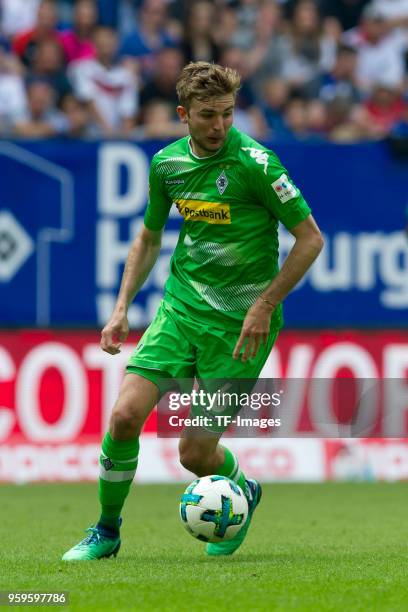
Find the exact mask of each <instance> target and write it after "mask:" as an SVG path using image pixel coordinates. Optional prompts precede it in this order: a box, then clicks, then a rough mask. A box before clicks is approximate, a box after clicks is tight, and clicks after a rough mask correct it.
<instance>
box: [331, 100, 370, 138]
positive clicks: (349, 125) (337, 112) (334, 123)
mask: <svg viewBox="0 0 408 612" xmlns="http://www.w3.org/2000/svg"><path fill="white" fill-rule="evenodd" d="M326 109H327V133H328V139H329V140H331V141H333V142H339V143H340V142H356V141H357V140H359V138H361V129H360V127H359V126H358V125H357V123H356V122H355V121H354V117H353V112H354V114H355V112H356V111H359V110H360V107H358V106H352V105H351V104H350V100H348V99H347V98H344V97H337V98H333V99H331V100H330V101H328V103H327V105H326Z"/></svg>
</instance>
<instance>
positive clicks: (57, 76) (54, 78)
mask: <svg viewBox="0 0 408 612" xmlns="http://www.w3.org/2000/svg"><path fill="white" fill-rule="evenodd" d="M32 64H33V65H32V70H31V71H30V75H31V76H34V77H40V78H41V79H42V80H46V81H47V82H48V83H49V84H50V85H51V87H52V88H53V89H54V91H55V92H56V94H57V103H58V102H59V100H60V99H61V98H62V97H63V96H65V95H66V94H67V93H69V92H70V91H71V89H72V88H71V84H70V82H69V80H68V77H67V75H66V72H65V65H64V52H63V50H62V47H61V45H60V44H59V43H58V42H57V41H56V40H53V39H52V38H50V39H48V40H43V41H42V42H41V43H40V44H39V45H37V46H36V50H35V54H34V57H33V63H32Z"/></svg>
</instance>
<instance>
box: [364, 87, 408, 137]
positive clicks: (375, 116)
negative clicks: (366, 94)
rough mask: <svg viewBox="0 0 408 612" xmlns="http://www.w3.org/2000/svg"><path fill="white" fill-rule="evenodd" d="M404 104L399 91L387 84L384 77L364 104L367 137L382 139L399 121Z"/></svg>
mask: <svg viewBox="0 0 408 612" xmlns="http://www.w3.org/2000/svg"><path fill="white" fill-rule="evenodd" d="M405 107H406V102H405V101H404V99H403V97H402V95H401V91H400V90H399V89H396V88H395V87H394V86H393V83H392V82H391V83H388V82H387V77H386V75H384V76H383V77H382V78H381V80H380V79H379V80H378V82H377V84H376V85H375V87H374V89H373V92H372V95H371V96H370V98H368V99H367V100H366V102H365V103H364V110H365V112H366V126H365V127H366V132H367V135H368V136H369V137H373V138H384V137H385V136H386V135H387V134H389V133H390V132H391V130H392V129H393V127H394V126H395V125H396V124H397V123H398V122H399V121H400V120H401V118H402V116H403V114H404V110H405Z"/></svg>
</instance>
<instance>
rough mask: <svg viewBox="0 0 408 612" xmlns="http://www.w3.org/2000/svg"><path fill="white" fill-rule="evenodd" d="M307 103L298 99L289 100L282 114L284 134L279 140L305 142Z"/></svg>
mask: <svg viewBox="0 0 408 612" xmlns="http://www.w3.org/2000/svg"><path fill="white" fill-rule="evenodd" d="M307 124H308V117H307V103H306V101H305V100H303V99H302V98H299V97H294V98H292V99H291V100H289V102H288V104H287V105H286V109H285V114H284V130H285V131H284V132H282V133H281V134H280V138H281V139H282V140H286V141H289V142H290V141H296V140H307V139H308V138H309V137H310V134H309V132H308V127H307Z"/></svg>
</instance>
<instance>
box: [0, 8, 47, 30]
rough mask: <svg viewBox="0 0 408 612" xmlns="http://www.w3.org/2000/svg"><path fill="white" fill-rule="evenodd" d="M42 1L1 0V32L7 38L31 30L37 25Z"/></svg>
mask: <svg viewBox="0 0 408 612" xmlns="http://www.w3.org/2000/svg"><path fill="white" fill-rule="evenodd" d="M39 6H40V0H0V15H1V22H0V31H1V32H2V34H3V35H4V36H6V38H12V37H13V36H15V35H16V34H19V33H20V32H24V31H25V30H31V29H33V28H34V27H35V24H36V23H37V14H38V7H39Z"/></svg>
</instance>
